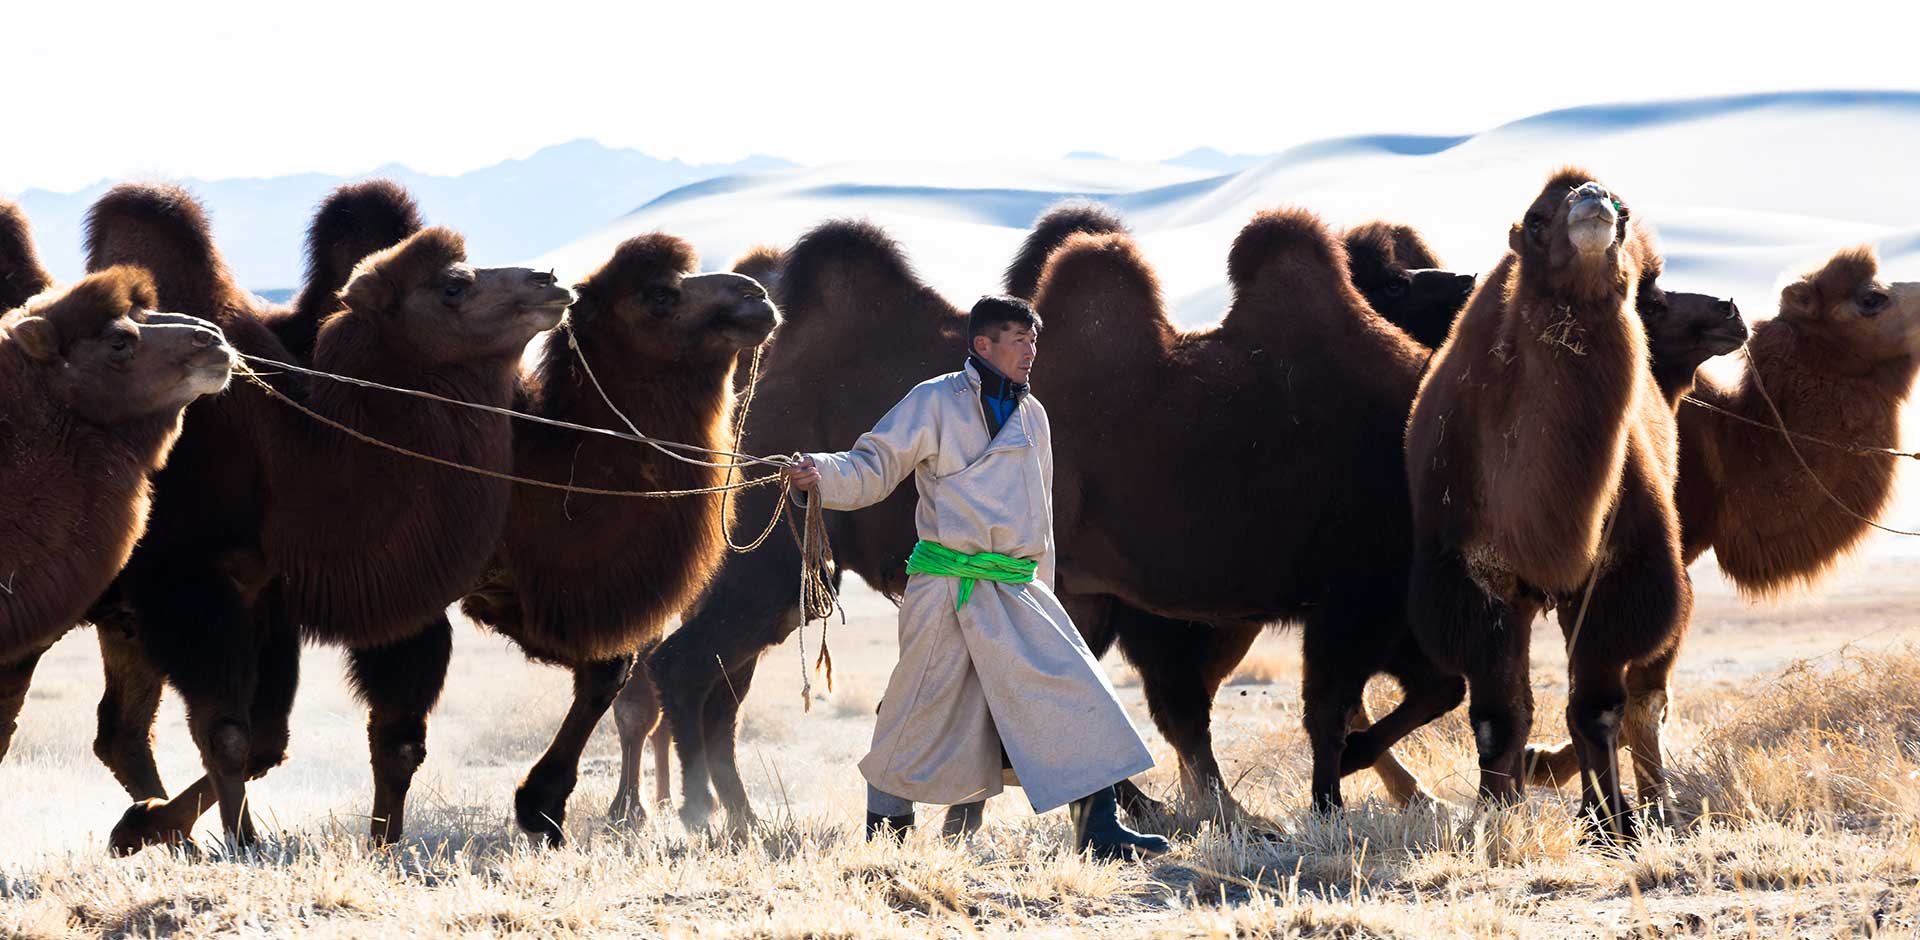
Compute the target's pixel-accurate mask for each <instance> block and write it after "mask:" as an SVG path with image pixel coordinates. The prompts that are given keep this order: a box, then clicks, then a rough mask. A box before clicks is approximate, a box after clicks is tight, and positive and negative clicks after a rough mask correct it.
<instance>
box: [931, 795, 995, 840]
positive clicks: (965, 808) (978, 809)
mask: <svg viewBox="0 0 1920 940" xmlns="http://www.w3.org/2000/svg"><path fill="white" fill-rule="evenodd" d="M986 821H987V801H986V800H975V801H973V802H971V803H955V804H953V805H952V806H949V807H947V819H946V822H945V823H944V824H943V825H942V826H941V827H940V834H941V835H943V836H946V837H947V838H949V839H956V840H964V839H967V838H970V837H971V836H972V835H973V834H974V833H976V832H979V831H980V826H981V824H983V823H985V822H986Z"/></svg>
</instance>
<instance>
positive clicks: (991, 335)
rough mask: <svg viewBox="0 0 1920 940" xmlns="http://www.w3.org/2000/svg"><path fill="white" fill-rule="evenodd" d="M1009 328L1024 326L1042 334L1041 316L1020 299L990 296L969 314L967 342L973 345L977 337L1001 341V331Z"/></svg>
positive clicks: (998, 295) (980, 301)
mask: <svg viewBox="0 0 1920 940" xmlns="http://www.w3.org/2000/svg"><path fill="white" fill-rule="evenodd" d="M1008 326H1024V327H1027V328H1028V329H1031V330H1033V332H1034V334H1035V335H1036V336H1037V335H1039V333H1040V315H1039V314H1038V313H1035V312H1034V310H1033V305H1032V304H1030V303H1027V302H1026V301H1024V300H1021V299H1020V298H1018V297H1008V296H1006V295H1005V294H988V295H987V296H985V297H982V298H980V299H979V300H978V301H977V302H975V303H974V305H973V310H972V311H971V312H969V313H968V314H967V342H968V343H972V342H973V338H974V337H976V336H984V337H986V338H988V339H999V338H1000V331H1001V330H1004V329H1006V328H1007V327H1008Z"/></svg>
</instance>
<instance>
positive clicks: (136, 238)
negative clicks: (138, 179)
mask: <svg viewBox="0 0 1920 940" xmlns="http://www.w3.org/2000/svg"><path fill="white" fill-rule="evenodd" d="M86 232H87V270H89V271H98V270H100V269H102V268H110V267H113V266H114V265H117V264H131V265H135V266H137V267H142V268H145V269H147V270H148V271H150V272H152V274H153V280H154V285H155V287H157V288H158V290H159V292H160V305H161V306H162V307H165V308H166V309H168V310H175V311H179V312H181V313H190V314H194V315H196V316H203V317H206V318H207V319H216V317H215V314H216V313H217V311H218V310H219V309H220V308H222V307H224V306H226V305H228V304H229V303H243V301H239V300H236V298H235V294H236V293H238V290H237V288H235V287H234V285H233V277H232V275H231V274H229V273H228V272H227V266H226V262H225V261H224V260H222V259H221V257H220V251H219V249H217V248H215V247H214V245H213V227H212V225H211V224H209V223H208V221H207V213H206V210H205V209H203V208H202V207H201V205H200V201H199V200H198V199H195V198H194V196H193V194H192V193H190V192H188V191H187V190H185V189H183V188H181V187H179V186H173V185H169V184H165V183H122V184H120V185H118V186H115V187H113V188H112V189H109V190H107V192H106V195H104V196H101V197H100V199H99V200H98V201H96V202H95V203H94V204H93V206H92V208H89V209H88V210H87V220H86Z"/></svg>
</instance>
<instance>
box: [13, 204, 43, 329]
mask: <svg viewBox="0 0 1920 940" xmlns="http://www.w3.org/2000/svg"><path fill="white" fill-rule="evenodd" d="M52 286H53V278H52V277H51V276H49V275H48V274H47V269H45V268H43V267H41V266H40V253H39V252H37V251H35V250H34V247H33V226H32V225H31V224H29V223H28V222H27V214H26V212H25V211H23V210H22V209H21V208H20V207H19V206H17V205H15V204H13V203H11V202H8V201H6V200H4V199H0V313H5V312H7V311H8V310H12V309H13V308H15V307H18V306H20V305H21V304H23V303H26V302H27V298H29V297H32V296H33V295H35V294H38V293H40V292H41V291H44V290H46V289H47V288H49V287H52Z"/></svg>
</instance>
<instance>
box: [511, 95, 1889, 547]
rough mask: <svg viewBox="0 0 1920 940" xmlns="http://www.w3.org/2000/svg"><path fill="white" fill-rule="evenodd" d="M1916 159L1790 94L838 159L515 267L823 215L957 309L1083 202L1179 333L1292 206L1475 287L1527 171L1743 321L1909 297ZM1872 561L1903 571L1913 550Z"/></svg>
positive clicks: (711, 188)
mask: <svg viewBox="0 0 1920 940" xmlns="http://www.w3.org/2000/svg"><path fill="white" fill-rule="evenodd" d="M1916 154H1920V93H1902V92H1887V93H1873V92H1803V93H1783V94H1769V95H1750V96H1743V97H1734V98H1716V99H1703V100H1693V101H1678V102H1661V103H1650V104H1626V105H1608V106H1595V107H1585V108H1575V109H1569V110H1565V111H1556V112H1551V113H1547V114H1542V115H1538V116H1535V117H1531V118H1527V119H1525V120H1520V121H1516V122H1513V123H1511V124H1507V125H1504V126H1501V127H1497V128H1494V129H1492V130H1488V131H1485V132H1482V133H1478V134H1472V135H1467V136H1461V137H1409V136H1387V135H1375V136H1366V137H1354V138H1343V139H1337V140H1328V141H1321V142H1317V143H1313V144H1308V145H1305V146H1301V147H1296V148H1294V149H1292V150H1289V151H1287V152H1284V153H1281V154H1278V155H1276V156H1274V157H1273V158H1271V159H1269V160H1266V161H1265V162H1263V163H1260V164H1258V165H1255V166H1251V167H1248V168H1246V169H1244V170H1241V171H1239V172H1236V173H1227V174H1218V173H1216V172H1214V171H1212V170H1208V169H1205V168H1195V167H1179V166H1171V165H1166V164H1155V165H1140V164H1127V163H1120V162H1115V161H1107V160H1087V159H1062V160H1057V161H1024V162H1010V163H1006V164H1000V165H980V164H970V165H956V164H944V163H935V162H926V163H916V164H901V163H887V164H877V163H851V164H839V165H834V166H827V167H818V168H812V169H803V170H792V171H785V172H779V173H768V174H749V175H743V176H734V177H727V178H724V179H719V180H712V181H709V182H706V183H702V184H697V185H695V186H691V187H687V188H686V189H682V190H678V191H675V192H672V193H668V194H667V195H665V196H662V197H660V198H659V199H657V200H655V201H653V202H652V203H649V204H648V205H646V206H643V207H641V208H640V209H638V210H636V211H634V212H632V213H631V214H629V215H627V216H625V217H623V218H620V219H618V220H616V221H614V222H613V223H611V224H609V225H608V226H606V227H605V228H603V229H601V230H600V231H598V232H595V233H594V234H592V235H590V236H588V237H586V238H583V239H580V240H578V241H575V242H573V243H571V244H569V245H567V246H565V247H563V248H561V249H558V250H556V251H553V252H550V253H548V254H546V255H543V256H542V257H540V258H538V259H535V261H534V263H535V264H537V265H541V266H549V265H551V266H555V267H558V268H559V269H560V270H561V271H562V273H563V274H568V275H577V274H580V273H583V272H585V271H587V270H589V269H591V268H592V267H593V266H594V265H596V264H598V263H599V262H600V261H601V260H603V259H604V258H605V257H606V256H607V255H608V253H609V252H610V251H611V249H612V247H613V246H614V245H615V244H617V243H618V242H619V241H620V240H621V239H623V238H625V237H627V236H629V235H632V234H635V233H639V232H647V231H654V230H662V231H668V232H673V233H676V234H679V235H682V236H685V237H687V238H689V239H691V240H692V241H693V242H694V243H695V244H696V245H697V246H698V247H699V249H700V251H701V254H702V256H703V258H704V263H706V264H707V265H709V266H713V267H718V266H722V265H724V264H726V263H727V262H728V260H729V259H731V258H732V257H733V256H734V255H736V254H738V253H739V252H741V251H742V250H744V249H745V248H747V247H748V246H750V245H752V244H754V243H757V242H769V243H773V244H787V243H790V242H791V241H792V240H793V239H794V238H795V237H796V236H798V235H799V234H800V233H801V232H803V231H805V230H806V229H807V228H808V227H810V226H812V225H814V224H815V223H817V222H819V221H821V220H822V219H826V218H832V217H843V216H861V217H867V218H871V219H873V220H874V221H876V222H879V223H881V224H883V225H885V226H886V227H887V228H888V229H890V230H891V231H892V232H893V233H894V235H895V236H896V237H897V238H898V239H899V240H900V241H901V242H902V244H904V245H905V246H906V248H907V250H908V252H909V253H910V254H911V256H912V258H913V260H914V263H915V265H916V266H917V267H918V269H919V270H920V272H921V273H922V274H923V275H924V276H925V277H927V278H928V279H929V280H930V281H931V282H932V283H933V284H934V285H935V286H936V287H938V288H940V289H941V290H942V291H944V292H946V293H947V294H948V295H949V296H950V297H952V298H954V299H955V300H956V301H965V300H966V299H969V298H971V297H974V296H977V295H978V294H980V293H983V292H986V291H990V290H994V289H996V288H997V286H998V282H999V274H1000V271H1001V269H1002V268H1003V267H1004V265H1005V264H1006V262H1007V260H1008V258H1009V257H1010V256H1011V254H1012V252H1013V250H1014V248H1015V247H1016V246H1017V244H1018V243H1019V241H1020V239H1021V237H1022V236H1023V235H1024V233H1025V230H1026V228H1027V226H1028V225H1029V224H1030V223H1031V222H1032V220H1033V218H1034V217H1035V216H1036V215H1037V214H1038V213H1039V212H1040V211H1041V210H1042V209H1043V208H1044V207H1045V206H1047V205H1048V204H1050V203H1051V202H1053V201H1055V200H1057V199H1059V198H1064V197H1066V196H1086V197H1091V198H1095V199H1099V200H1101V201H1104V202H1107V203H1108V204H1110V205H1112V206H1114V207H1115V208H1116V209H1118V210H1120V211H1121V212H1122V213H1123V214H1124V215H1125V216H1126V217H1127V218H1128V220H1129V221H1130V223H1131V224H1132V225H1133V227H1134V230H1135V231H1136V233H1138V235H1139V236H1140V240H1141V243H1142V245H1143V247H1144V249H1145V251H1146V253H1147V256H1148V257H1149V258H1150V259H1151V260H1152V261H1153V263H1154V264H1155V265H1156V267H1157V268H1158V269H1159V272H1160V274H1161V277H1162V282H1163V284H1164V286H1165V288H1166V291H1167V296H1168V298H1169V299H1170V302H1171V303H1172V304H1173V305H1174V308H1175V315H1176V317H1177V318H1178V319H1179V320H1180V322H1181V323H1182V324H1184V325H1186V326H1190V327H1191V326H1199V325H1203V324H1206V323H1209V322H1212V321H1214V320H1216V319H1217V318H1218V317H1219V316H1220V314H1221V312H1222V311H1223V310H1224V307H1225V304H1226V300H1227V297H1226V294H1227V291H1226V287H1225V284H1224V280H1225V269H1226V253H1227V247H1228V246H1229V244H1230V243H1231V242H1232V240H1233V237H1234V235H1235V233H1236V232H1238V231H1239V229H1240V227H1241V226H1242V225H1244V224H1245V222H1246V221H1247V219H1248V217H1249V216H1250V215H1251V214H1252V213H1254V212H1256V211H1258V210H1260V209H1265V208H1270V207H1274V206H1280V205H1289V204H1291V205H1301V206H1306V207H1309V208H1312V209H1314V210H1316V211H1318V212H1319V213H1320V214H1321V215H1322V216H1324V217H1325V218H1326V219H1327V220H1328V221H1330V222H1332V223H1334V224H1336V225H1347V224H1352V223H1357V222H1361V221H1365V220H1367V219H1371V218H1389V219H1394V220H1398V221H1404V222H1409V223H1412V224H1414V225H1417V226H1419V227H1420V228H1421V229H1422V230H1423V231H1424V232H1426V234H1427V235H1428V237H1429V239H1430V240H1431V241H1432V243H1433V244H1434V246H1435V248H1436V249H1438V251H1439V252H1440V254H1441V256H1442V257H1443V258H1445V259H1446V260H1447V262H1448V263H1449V265H1450V266H1452V267H1454V268H1455V269H1457V270H1461V271H1469V272H1475V271H1481V270H1484V269H1485V268H1487V267H1489V266H1490V265H1491V264H1492V263H1493V262H1494V261H1495V260H1496V259H1497V258H1498V257H1499V255H1500V253H1501V251H1502V250H1504V248H1505V245H1506V233H1507V226H1508V225H1509V224H1510V223H1511V222H1512V221H1513V220H1514V219H1515V218H1516V217H1517V216H1518V214H1519V212H1520V211H1521V210H1522V209H1523V208H1524V207H1525V206H1526V204H1527V202H1528V201H1529V200H1530V199H1531V198H1532V196H1533V194H1534V193H1535V192H1536V191H1537V189H1538V187H1539V185H1540V183H1541V182H1542V181H1543V180H1544V179H1545V177H1546V175H1547V174H1548V173H1549V172H1550V171H1551V170H1553V169H1554V168H1555V167H1557V166H1560V165H1563V164H1567V163H1576V164H1580V165H1583V166H1585V167H1587V168H1589V169H1591V170H1592V171H1594V172H1595V173H1596V174H1598V175H1599V176H1600V177H1601V178H1602V179H1604V180H1606V181H1607V182H1608V183H1609V184H1610V185H1611V186H1613V187H1614V188H1616V189H1617V190H1618V191H1619V192H1620V193H1621V194H1622V195H1623V196H1624V197H1625V198H1626V199H1627V201H1628V202H1630V203H1631V204H1632V206H1633V208H1634V211H1635V212H1636V213H1637V214H1638V216H1639V217H1640V218H1641V219H1643V220H1645V221H1647V222H1650V223H1652V225H1653V226H1654V227H1655V229H1656V230H1658V231H1659V233H1660V235H1661V240H1662V243H1663V245H1664V247H1665V250H1666V255H1667V269H1668V271H1669V272H1670V274H1669V277H1668V278H1667V283H1668V285H1669V286H1670V287H1673V288H1676V289H1683V290H1698V291H1706V292H1710V293H1714V294H1719V295H1723V296H1732V297H1734V298H1735V299H1737V300H1738V301H1739V302H1740V304H1741V306H1742V309H1743V310H1744V311H1745V312H1746V313H1747V315H1748V317H1749V319H1760V318H1764V317H1766V316H1769V315H1771V313H1772V311H1773V309H1774V305H1775V303H1776V297H1777V290H1778V283H1779V280H1780V278H1781V277H1782V276H1783V275H1785V274H1787V273H1789V272H1792V271H1796V270H1798V269H1799V267H1800V266H1802V265H1804V264H1810V263H1814V262H1817V261H1819V260H1820V259H1822V258H1824V257H1825V256H1826V255H1828V254H1830V253H1831V252H1832V251H1833V250H1834V249H1836V248H1839V247H1841V246H1845V245H1850V244H1858V243H1862V242H1866V243H1873V244H1875V245H1877V246H1879V248H1880V250H1881V252H1882V255H1883V259H1884V261H1885V266H1886V268H1887V270H1888V273H1889V275H1890V276H1892V277H1894V278H1897V279H1920V179H1917V178H1916V175H1915V173H1914V164H1915V155H1916ZM1913 414H1920V412H1913V411H1910V418H1909V422H1910V423H1911V422H1912V420H1913V419H1912V417H1911V415H1913ZM1908 439H1909V441H1911V442H1920V434H1912V433H1910V434H1909V435H1908ZM1908 483H1909V485H1906V486H1904V487H1903V496H1902V498H1901V501H1900V504H1899V506H1898V507H1897V508H1896V510H1895V511H1894V513H1893V514H1892V521H1893V522H1895V523H1903V524H1904V527H1907V528H1920V505H1916V503H1917V501H1920V486H1916V485H1912V481H1911V480H1909V481H1908ZM1873 544H1874V550H1875V551H1902V552H1905V551H1911V552H1915V553H1920V539H1907V540H1895V539H1892V538H1890V537H1877V538H1876V539H1875V541H1874V543H1873Z"/></svg>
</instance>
